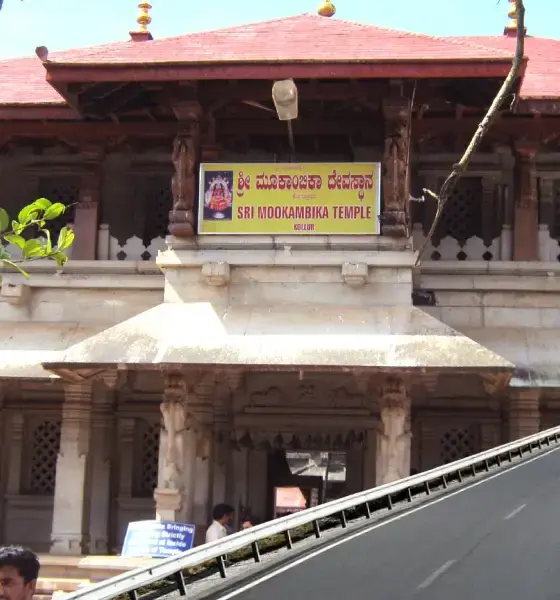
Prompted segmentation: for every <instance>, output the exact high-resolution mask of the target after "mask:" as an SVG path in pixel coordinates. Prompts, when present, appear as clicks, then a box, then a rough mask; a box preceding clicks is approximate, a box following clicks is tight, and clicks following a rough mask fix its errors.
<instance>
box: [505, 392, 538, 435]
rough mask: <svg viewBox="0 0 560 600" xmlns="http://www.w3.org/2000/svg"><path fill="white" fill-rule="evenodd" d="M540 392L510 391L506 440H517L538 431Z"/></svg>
mask: <svg viewBox="0 0 560 600" xmlns="http://www.w3.org/2000/svg"><path fill="white" fill-rule="evenodd" d="M540 396H541V394H540V390H537V389H518V390H515V389H512V390H511V391H510V396H509V399H508V400H506V402H508V411H507V419H508V438H509V441H514V440H518V439H521V438H524V437H526V436H528V435H533V434H535V433H538V432H539V431H540V424H541V423H540V421H541V418H540V417H541V415H540Z"/></svg>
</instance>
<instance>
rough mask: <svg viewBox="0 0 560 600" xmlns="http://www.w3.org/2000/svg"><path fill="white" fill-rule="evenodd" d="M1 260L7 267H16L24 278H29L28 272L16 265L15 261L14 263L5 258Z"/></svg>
mask: <svg viewBox="0 0 560 600" xmlns="http://www.w3.org/2000/svg"><path fill="white" fill-rule="evenodd" d="M1 260H2V262H3V263H4V264H5V265H7V266H8V267H12V268H14V269H17V270H18V271H19V272H20V273H21V274H22V275H23V276H24V277H25V279H29V273H26V272H25V271H24V270H23V269H22V268H21V267H20V266H19V265H16V263H14V262H12V261H11V260H8V259H6V258H3V259H1Z"/></svg>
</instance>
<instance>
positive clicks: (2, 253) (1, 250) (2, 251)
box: [0, 244, 10, 260]
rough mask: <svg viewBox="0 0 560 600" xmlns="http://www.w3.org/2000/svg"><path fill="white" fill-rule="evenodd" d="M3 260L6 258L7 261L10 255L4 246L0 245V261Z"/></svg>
mask: <svg viewBox="0 0 560 600" xmlns="http://www.w3.org/2000/svg"><path fill="white" fill-rule="evenodd" d="M4 258H7V259H8V260H9V259H10V253H9V252H8V251H7V250H6V248H5V246H2V244H0V260H2V259H4Z"/></svg>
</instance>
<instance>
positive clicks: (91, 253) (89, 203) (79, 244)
mask: <svg viewBox="0 0 560 600" xmlns="http://www.w3.org/2000/svg"><path fill="white" fill-rule="evenodd" d="M80 154H81V155H82V156H83V159H84V163H85V164H84V170H83V174H82V181H81V186H80V199H79V202H78V204H77V205H76V207H75V209H74V233H75V234H76V239H75V241H74V244H73V246H72V259H73V260H95V259H96V258H97V229H98V226H99V212H100V211H99V205H100V202H101V165H102V160H103V149H102V148H100V147H98V146H86V147H83V148H81V149H80Z"/></svg>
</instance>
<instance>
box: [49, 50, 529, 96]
mask: <svg viewBox="0 0 560 600" xmlns="http://www.w3.org/2000/svg"><path fill="white" fill-rule="evenodd" d="M525 66H526V59H525V60H524V63H523V66H522V72H521V74H520V75H523V72H524V70H525ZM45 68H46V70H47V81H48V82H49V83H50V84H51V85H53V86H54V87H55V88H56V89H57V90H60V89H61V87H60V86H61V85H64V84H69V83H86V82H88V83H100V82H111V81H115V82H117V81H143V82H153V81H160V82H164V81H184V80H191V81H192V80H205V79H218V80H219V79H287V78H295V79H307V78H321V79H347V78H355V79H438V78H450V79H457V78H485V77H505V76H506V75H507V73H508V72H509V70H510V68H511V59H510V58H508V57H503V58H502V57H500V58H495V59H492V60H488V59H484V60H468V61H467V60H441V61H425V60H405V61H403V60H394V61H375V62H357V61H356V62H347V61H345V62H342V61H330V62H328V63H327V62H317V61H298V62H282V63H277V62H276V63H270V62H262V63H255V62H252V63H244V62H234V63H158V64H154V63H152V64H146V63H139V64H108V65H100V64H71V63H56V62H46V63H45Z"/></svg>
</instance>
